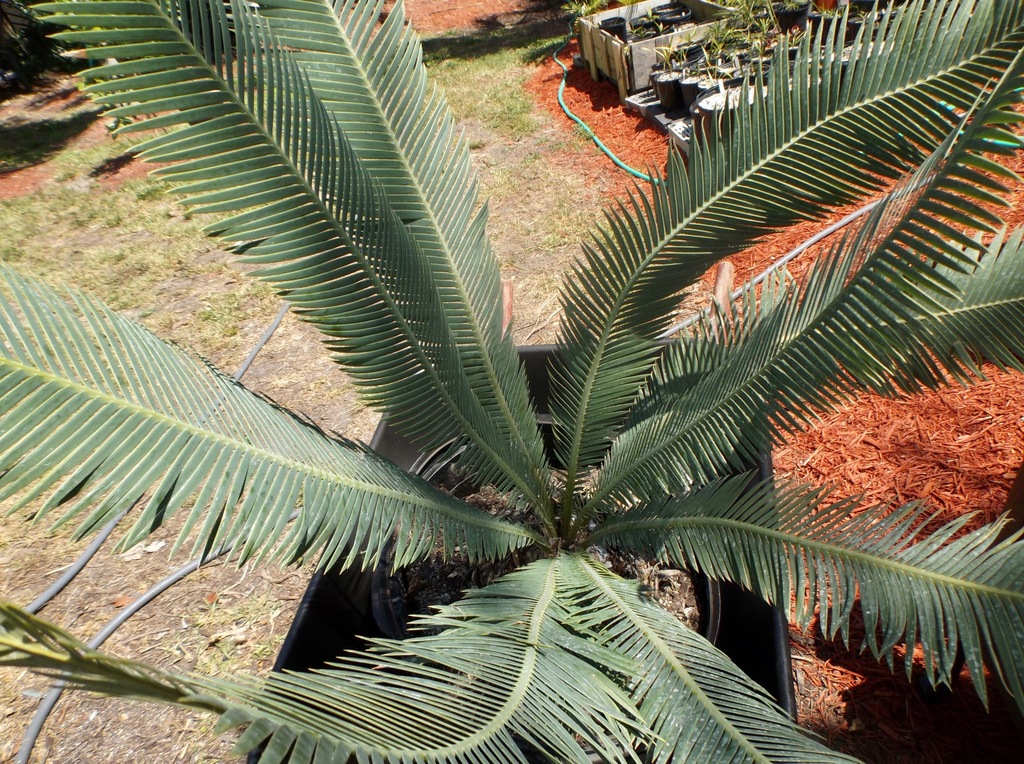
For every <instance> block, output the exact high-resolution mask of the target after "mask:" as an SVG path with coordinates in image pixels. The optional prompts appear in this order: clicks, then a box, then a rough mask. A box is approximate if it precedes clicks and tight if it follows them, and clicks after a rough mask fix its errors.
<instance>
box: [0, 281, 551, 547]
mask: <svg viewBox="0 0 1024 764" xmlns="http://www.w3.org/2000/svg"><path fill="white" fill-rule="evenodd" d="M0 274H2V276H3V277H4V280H5V282H6V286H7V290H3V291H7V292H8V293H11V294H13V299H8V298H7V297H5V296H4V293H3V291H0V412H2V414H0V433H2V434H0V501H4V500H7V499H10V498H12V497H16V498H18V501H17V502H16V503H15V504H14V505H13V507H12V509H11V511H12V512H16V511H18V510H19V509H20V508H21V507H24V506H26V505H27V504H28V503H29V502H33V501H34V500H36V499H44V501H43V502H42V504H41V505H39V506H38V507H37V506H33V510H34V518H35V519H36V520H40V519H43V518H45V517H47V516H48V515H51V514H52V513H54V512H59V513H60V516H59V521H58V522H60V523H65V522H69V521H71V520H74V519H79V520H80V525H79V528H78V532H79V533H80V534H85V533H88V532H90V531H92V530H95V529H97V528H99V527H101V526H102V525H104V524H106V523H107V522H108V521H109V520H110V519H111V518H112V517H114V516H116V515H117V514H119V513H120V511H121V510H123V509H126V508H128V507H130V506H132V505H133V504H135V502H137V501H140V500H142V499H145V503H144V505H143V506H142V507H141V508H140V509H139V510H138V511H137V512H135V513H133V514H132V515H131V516H130V517H129V519H130V520H131V521H132V526H131V529H130V530H129V531H128V532H127V533H126V534H125V535H124V537H123V538H122V540H121V545H122V547H123V546H130V545H133V544H135V543H137V542H138V541H140V540H141V539H143V538H144V537H145V536H146V535H148V534H149V533H151V532H153V530H155V529H156V528H158V527H159V526H161V525H162V524H163V523H164V522H165V521H166V520H167V519H168V518H169V517H170V516H171V515H173V514H174V513H176V512H179V511H184V512H187V516H186V520H185V524H184V527H183V528H182V530H181V533H180V536H179V539H178V544H179V545H180V544H181V543H183V542H184V541H185V539H187V538H189V537H190V536H194V537H195V548H196V549H200V548H201V549H202V550H204V553H205V554H208V553H210V552H212V551H213V550H214V549H216V548H217V547H219V546H221V545H222V544H224V543H227V542H233V543H234V545H235V546H234V550H233V554H234V555H235V556H237V557H238V558H239V559H240V560H245V559H248V558H250V557H260V558H263V557H273V558H278V559H283V560H287V561H293V560H301V559H304V558H307V557H310V556H313V555H316V554H318V553H320V554H321V555H322V560H321V562H322V564H323V565H325V566H330V565H332V564H334V563H335V562H336V561H338V560H343V561H344V563H345V564H346V565H353V564H357V565H373V564H374V563H375V562H376V560H377V559H378V558H379V556H380V553H381V551H382V549H383V547H384V546H385V545H386V544H388V543H389V542H390V541H391V540H392V539H394V543H395V545H396V558H397V559H396V565H402V564H405V563H407V562H409V561H411V560H413V559H416V558H417V557H420V556H422V555H423V554H425V553H427V552H428V551H430V550H431V549H433V548H434V546H435V544H436V543H438V541H439V540H441V539H442V538H443V540H444V543H445V545H446V546H447V548H448V549H450V550H454V549H456V548H460V547H461V548H464V549H465V550H466V552H467V553H468V554H469V555H470V556H471V557H473V558H476V559H480V558H493V557H496V556H500V555H503V554H505V553H507V552H508V551H510V550H511V549H514V548H517V547H520V546H523V545H525V544H527V543H529V540H530V539H531V538H532V534H531V533H530V532H529V531H528V530H526V529H523V528H518V527H516V526H514V525H512V524H509V523H505V522H502V521H499V520H497V519H495V518H492V517H490V516H489V515H487V514H486V513H484V512H481V511H478V510H475V509H474V508H472V507H469V506H468V505H465V504H463V503H462V502H459V501H457V500H455V499H453V498H451V497H449V496H447V495H446V494H443V493H441V492H439V491H437V490H436V489H434V488H432V487H431V486H430V485H429V484H427V483H426V482H424V481H422V480H421V479H419V478H417V477H414V476H410V475H408V474H406V473H405V472H403V471H402V470H400V469H398V468H397V467H395V466H394V465H392V464H390V463H389V462H387V461H386V460H384V459H382V458H380V457H377V456H376V455H375V454H374V453H373V452H371V451H369V450H368V449H366V448H365V447H362V446H359V445H357V444H354V443H351V442H348V441H343V440H339V439H336V438H332V437H329V436H327V435H326V434H324V433H323V432H321V431H320V430H318V429H317V428H315V427H314V426H312V425H310V424H308V423H305V422H302V421H300V420H299V419H297V418H296V417H295V416H293V415H291V414H288V413H286V412H285V411H283V410H281V409H279V408H277V407H276V406H274V405H273V404H271V403H269V402H267V401H265V400H264V399H262V398H259V397H257V396H256V395H254V394H252V393H250V392H248V391H247V390H245V388H243V387H242V386H240V385H239V384H238V383H236V382H235V381H234V380H233V379H231V378H230V377H226V376H225V375H223V374H220V373H219V372H217V371H216V370H215V369H213V368H212V367H210V366H209V365H208V364H206V363H204V362H202V361H201V360H199V359H196V358H194V357H193V356H190V355H188V354H187V353H185V352H184V351H182V350H180V349H178V348H175V347H172V346H170V345H167V344H165V343H163V342H161V341H160V340H158V339H157V338H156V337H154V336H153V335H152V334H150V333H149V332H148V331H147V330H146V329H144V328H142V327H141V326H139V325H138V324H135V323H133V322H131V321H129V320H128V319H125V318H123V317H120V316H118V315H117V314H115V313H113V312H111V311H109V310H107V309H105V308H103V307H102V306H100V305H98V304H97V303H95V302H93V301H92V300H90V299H88V298H85V297H82V296H80V295H73V296H72V297H73V300H74V307H73V308H72V307H71V306H69V304H68V303H67V302H65V301H64V300H62V299H61V297H60V295H58V294H57V293H55V292H53V291H52V290H50V289H48V288H46V287H43V286H41V285H39V284H35V283H32V282H29V281H26V280H25V279H22V278H20V277H19V276H17V275H16V274H15V273H14V272H12V271H10V270H9V269H8V268H6V267H4V268H3V269H2V270H0ZM293 514H294V515H295V518H294V520H292V521H291V522H290V523H289V519H290V517H291V516H292V515H293ZM82 515H86V516H85V517H84V519H82Z"/></svg>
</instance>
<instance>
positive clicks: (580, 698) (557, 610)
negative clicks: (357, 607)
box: [0, 560, 642, 764]
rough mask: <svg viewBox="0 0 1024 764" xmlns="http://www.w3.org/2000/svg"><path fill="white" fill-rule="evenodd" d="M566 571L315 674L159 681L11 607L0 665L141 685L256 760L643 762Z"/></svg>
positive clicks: (450, 612) (523, 578)
mask: <svg viewBox="0 0 1024 764" xmlns="http://www.w3.org/2000/svg"><path fill="white" fill-rule="evenodd" d="M561 565H562V563H561V562H560V561H553V560H545V561H540V562H537V563H534V564H533V565H531V566H529V567H528V568H525V569H523V570H521V571H519V572H517V573H515V574H513V575H510V576H507V577H505V578H504V579H500V580H499V581H497V582H495V583H494V584H492V585H491V586H489V587H487V588H486V589H482V590H475V591H472V592H469V593H467V595H466V597H465V598H464V599H463V600H461V601H460V602H459V603H457V604H456V605H455V606H452V607H449V608H445V609H444V610H442V611H440V612H439V613H438V614H437V615H436V616H430V617H427V618H425V619H423V620H422V621H421V622H420V625H421V626H422V627H423V628H424V629H430V630H439V631H438V632H437V633H432V634H427V635H424V636H418V637H413V638H411V639H407V640H404V641H401V642H389V641H385V640H380V641H376V642H375V643H374V648H373V650H372V651H371V652H368V653H363V654H355V653H353V654H347V655H346V656H344V657H342V658H340V659H339V662H338V663H337V664H335V665H334V666H333V667H332V668H329V669H324V670H321V671H317V672H315V673H310V674H301V675H300V674H287V675H280V674H275V675H273V676H271V677H270V678H268V679H265V680H262V681H258V680H237V681H236V680H221V679H212V678H201V677H195V676H190V677H179V676H175V675H172V674H167V673H163V672H157V671H155V670H153V669H148V668H146V667H144V666H141V665H139V664H137V663H133V662H131V661H118V660H116V659H112V658H108V657H106V656H103V655H101V654H99V653H96V652H93V651H89V650H87V649H85V648H84V647H83V646H82V645H80V644H79V643H77V642H75V641H74V640H73V638H71V637H69V636H68V635H66V634H64V633H63V632H61V631H60V630H59V629H58V628H57V627H54V626H52V625H49V624H46V623H45V622H43V621H40V620H38V619H35V618H33V617H31V616H28V615H27V614H25V613H24V612H23V611H20V610H19V609H18V608H16V607H14V606H12V605H0V665H3V664H6V665H11V666H26V667H31V668H33V669H35V670H43V671H46V672H48V673H50V674H52V675H56V674H59V673H62V672H69V673H70V676H71V679H72V681H73V682H76V683H77V684H79V685H80V686H83V687H85V688H86V689H96V690H98V691H101V692H107V693H115V694H130V693H133V692H136V687H137V684H138V683H137V681H136V677H138V676H143V677H144V678H145V679H146V680H147V684H146V685H144V686H143V690H144V692H145V694H144V697H148V698H151V699H155V700H162V701H164V702H168V701H170V702H175V703H179V704H183V705H190V706H198V707H200V708H206V709H209V710H211V711H214V712H215V713H219V714H221V719H220V721H219V724H218V728H219V729H221V730H226V729H230V728H234V727H243V728H244V731H243V732H242V735H241V737H240V739H239V741H238V743H237V746H236V748H237V750H238V751H239V752H242V751H246V750H249V749H252V748H255V747H257V746H259V745H261V744H262V745H265V746H266V748H265V752H264V754H263V757H262V759H261V761H262V762H280V761H288V762H292V764H305V763H306V762H311V761H314V760H315V761H318V762H319V761H345V760H348V757H349V756H352V755H354V756H355V757H356V760H358V761H367V762H371V761H372V762H385V761H388V762H460V763H462V762H465V763H466V764H469V763H470V762H473V763H475V764H497V763H498V762H523V763H524V764H525V762H526V761H527V759H526V758H525V756H524V754H523V752H522V750H521V749H522V748H524V747H532V748H534V749H535V750H537V751H538V752H540V753H542V754H543V755H545V756H546V757H547V758H548V759H549V760H552V761H557V762H575V763H577V764H587V763H588V762H589V758H588V755H587V753H586V750H585V749H584V747H583V746H584V745H586V746H590V747H592V748H593V749H594V750H595V751H597V752H598V753H599V754H600V755H601V756H602V760H604V761H608V762H627V761H638V759H637V757H636V756H635V754H633V753H632V741H633V737H634V735H635V733H636V731H637V730H638V729H642V726H641V725H640V723H639V720H638V719H637V718H636V717H635V715H634V713H633V711H632V710H631V709H632V704H631V703H630V699H629V697H628V696H627V695H626V694H625V693H624V692H623V691H622V690H620V689H619V688H618V687H617V686H616V685H615V684H614V683H613V682H612V681H611V680H609V679H607V678H606V677H605V676H603V675H602V674H601V673H600V672H599V671H598V670H597V669H595V668H594V667H593V665H592V664H591V662H590V660H592V659H593V658H594V657H595V656H596V655H599V654H601V653H607V654H606V655H603V656H602V657H603V661H604V662H605V663H609V664H611V665H613V666H615V667H616V668H617V669H619V670H622V669H624V668H626V667H628V666H630V665H631V664H630V663H629V662H628V660H624V659H623V658H622V657H621V656H617V655H615V654H614V653H611V652H610V651H602V650H601V649H600V648H599V647H596V646H594V645H592V644H590V643H589V642H588V641H587V640H586V639H583V638H581V637H579V636H577V635H575V634H573V633H571V632H570V631H568V630H567V629H566V628H564V627H563V626H562V625H561V624H560V623H559V618H560V616H561V605H560V602H559V600H560V594H559V590H558V586H559V578H560V576H559V569H560V566H561ZM581 656H582V657H581ZM148 682H154V683H156V685H157V687H156V688H155V689H150V687H149V684H148ZM140 694H141V693H140ZM175 694H177V695H178V697H177V698H176V697H174V696H175Z"/></svg>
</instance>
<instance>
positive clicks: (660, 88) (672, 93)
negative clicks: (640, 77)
mask: <svg viewBox="0 0 1024 764" xmlns="http://www.w3.org/2000/svg"><path fill="white" fill-rule="evenodd" d="M683 78H684V74H683V72H682V70H681V69H666V70H665V71H661V72H657V73H656V74H654V75H652V76H651V83H652V85H653V87H654V94H655V95H656V96H658V100H659V101H661V108H662V109H664V110H665V111H666V112H674V111H681V110H682V109H684V108H687V105H686V103H685V102H684V101H683V90H682V82H683Z"/></svg>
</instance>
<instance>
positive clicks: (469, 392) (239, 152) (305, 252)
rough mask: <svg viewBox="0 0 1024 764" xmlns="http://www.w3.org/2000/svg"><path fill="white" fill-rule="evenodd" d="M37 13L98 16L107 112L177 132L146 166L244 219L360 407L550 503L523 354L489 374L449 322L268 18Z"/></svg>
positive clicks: (395, 220)
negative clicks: (355, 389) (453, 448)
mask: <svg viewBox="0 0 1024 764" xmlns="http://www.w3.org/2000/svg"><path fill="white" fill-rule="evenodd" d="M38 8H39V9H40V10H41V11H44V12H48V13H49V14H51V15H50V16H49V17H48V18H49V19H50V20H51V21H53V22H54V23H61V24H70V25H74V24H76V19H77V18H80V17H81V18H84V19H86V21H87V22H88V23H87V26H88V27H89V28H88V29H87V30H84V31H76V32H70V33H67V34H68V35H71V37H72V38H73V39H74V40H76V41H79V42H84V43H88V44H90V45H91V47H90V48H89V53H88V55H90V56H92V57H95V58H108V57H116V58H117V59H118V62H117V63H114V64H110V65H105V66H100V67H96V68H92V69H89V70H87V71H86V72H85V74H84V76H85V77H86V78H87V79H88V80H90V81H92V82H95V83H97V85H96V86H95V88H96V93H97V95H98V96H99V98H100V100H101V102H102V103H104V104H105V105H108V106H114V105H117V106H116V108H113V109H111V110H110V111H108V114H110V115H113V116H132V117H143V116H146V115H152V114H157V115H158V116H155V117H151V118H149V119H142V120H140V121H138V122H135V123H134V124H133V125H131V127H130V129H133V130H135V129H146V128H155V127H170V126H178V127H179V128H180V129H178V130H175V131H173V132H170V133H168V134H165V135H160V136H158V137H156V138H152V139H150V140H149V141H147V142H146V143H145V144H143V146H142V151H143V154H144V156H145V157H146V158H148V159H152V160H156V161H163V162H177V164H175V165H173V166H171V167H167V168H163V169H161V170H160V171H159V174H160V175H161V176H162V177H163V178H165V179H167V180H169V181H171V182H172V183H175V184H176V185H177V190H178V192H179V193H181V194H182V195H183V196H184V197H185V201H186V203H188V204H190V205H193V206H194V208H195V209H196V210H197V211H200V212H215V213H233V214H232V216H231V217H229V218H227V219H226V220H222V221H220V222H218V223H217V224H215V226H214V227H213V228H214V230H216V232H217V233H219V234H220V235H221V236H222V237H223V238H225V239H227V240H229V241H234V242H242V243H243V245H244V246H243V249H244V250H245V252H246V258H245V259H246V260H247V261H248V262H251V263H256V264H259V265H261V266H263V268H262V269H261V270H260V271H259V274H258V275H259V276H260V278H262V279H264V280H266V281H267V282H268V283H270V284H272V285H273V286H274V288H275V289H277V290H278V291H279V293H280V294H282V295H283V296H285V297H287V299H288V300H289V301H290V302H291V303H292V305H293V307H294V310H295V311H296V313H297V314H298V315H299V316H300V317H301V318H303V319H304V320H307V321H309V322H310V323H312V324H314V325H315V326H317V328H319V329H320V330H321V331H322V332H323V333H324V334H325V335H326V337H327V344H328V346H329V347H330V348H331V349H332V350H333V351H335V352H336V353H337V354H338V357H339V359H340V360H341V362H342V363H343V364H344V365H345V367H346V369H347V370H348V371H349V373H350V374H351V376H352V378H353V379H354V380H355V381H356V384H357V385H358V386H359V388H360V389H361V392H362V394H363V398H364V400H366V401H367V402H368V403H369V404H370V405H372V406H374V407H375V408H377V409H378V410H380V411H382V412H383V413H385V414H387V415H388V416H389V417H390V419H391V421H392V422H393V423H395V424H396V425H398V426H401V427H402V428H403V429H404V430H405V431H406V432H407V433H408V434H409V435H411V436H413V437H419V438H422V439H423V440H424V441H426V442H428V443H433V444H438V443H442V442H444V441H446V440H448V439H450V438H465V440H466V441H467V443H468V446H469V447H468V455H467V457H466V460H467V461H468V462H469V463H470V464H471V465H473V466H474V467H476V468H477V470H478V472H479V473H480V477H481V480H483V481H484V482H494V483H496V484H498V485H500V486H502V487H504V488H514V489H516V490H518V491H519V492H520V493H521V494H522V495H524V496H526V497H528V498H529V499H530V500H531V501H532V502H533V503H535V504H537V505H538V506H546V504H547V501H546V498H545V491H546V486H545V480H544V467H543V463H544V462H543V454H542V451H541V448H540V445H539V443H540V441H539V436H537V435H536V432H535V431H536V429H537V425H536V423H535V422H531V420H530V417H531V416H532V415H531V413H530V409H529V404H528V402H527V401H526V392H525V383H524V382H523V379H522V373H521V371H520V369H519V367H518V364H517V362H516V360H515V358H514V355H513V356H512V360H511V361H509V360H507V359H505V361H500V359H498V360H495V361H494V362H493V364H492V366H500V368H497V370H494V373H493V374H490V375H487V374H482V373H480V372H479V371H478V370H479V369H480V368H481V365H480V362H479V360H478V355H479V353H480V352H481V351H478V350H476V349H475V346H474V345H473V343H472V342H467V341H466V332H465V331H464V326H463V324H464V323H465V321H468V320H470V319H469V318H468V317H467V318H465V319H464V320H462V321H460V322H454V323H453V324H452V325H449V320H448V314H447V311H446V308H445V301H446V299H447V296H448V294H447V293H448V291H450V284H439V282H438V278H441V279H450V274H447V275H446V274H445V273H443V272H441V271H439V270H437V268H436V267H435V264H434V262H433V261H434V259H435V258H433V257H431V256H428V254H427V253H425V252H424V251H423V249H422V247H421V245H420V243H419V241H418V240H417V238H416V237H415V236H414V235H413V233H412V232H411V228H412V227H415V226H410V225H406V224H405V223H404V222H403V221H402V219H401V218H400V217H399V215H398V214H397V213H396V211H395V209H394V207H393V206H392V204H391V202H390V200H389V198H388V196H387V195H386V193H385V189H384V187H383V186H382V185H381V183H380V182H379V181H378V180H377V179H376V178H374V177H373V176H372V175H371V174H370V172H369V171H368V169H367V167H366V166H365V163H364V162H363V160H362V159H361V158H360V157H359V155H358V154H357V152H356V151H355V150H354V149H353V147H352V145H351V143H350V141H349V140H348V138H347V137H346V135H345V133H344V132H343V131H342V130H341V129H340V127H339V125H338V123H337V121H336V120H335V117H334V115H333V114H332V113H331V111H329V110H328V109H326V108H325V107H324V105H323V104H322V103H321V101H320V100H319V99H318V98H317V95H316V91H315V89H314V87H313V86H312V85H311V84H310V82H309V80H308V78H307V75H306V73H305V72H304V71H303V70H302V68H301V67H299V65H298V64H297V63H296V62H295V61H294V60H293V58H292V57H291V54H290V52H289V51H288V50H287V46H284V45H282V44H280V43H279V42H277V41H276V40H275V38H274V36H273V33H272V31H271V30H270V28H269V26H268V23H267V21H266V20H265V19H262V18H261V17H259V16H258V15H256V14H255V13H254V12H252V11H251V10H250V9H249V7H248V5H247V4H246V3H244V2H239V0H234V2H233V4H232V5H231V19H230V20H229V18H228V15H227V13H226V12H225V7H224V4H223V3H222V2H219V0H139V1H138V2H132V3H128V4H126V3H124V2H121V1H120V0H113V1H104V0H88V1H87V2H69V3H47V4H44V5H41V6H38ZM453 225H455V224H454V222H453ZM467 235H468V236H470V238H474V237H478V236H479V235H482V234H481V233H480V232H479V231H474V232H471V233H470V234H467ZM485 280H486V279H485ZM471 312H472V311H469V314H471ZM469 314H467V315H469ZM506 344H507V342H506ZM503 347H504V346H503ZM506 350H507V348H506ZM467 370H468V371H467ZM492 385H497V388H495V387H492ZM502 386H504V388H502ZM498 388H502V389H507V393H508V396H509V397H508V398H506V397H503V396H501V395H498V394H497V392H498ZM495 399H497V400H499V401H505V402H506V403H507V406H506V410H502V409H501V406H500V405H497V404H495V403H494V400H495ZM509 401H511V402H509ZM510 432H512V433H515V434H516V435H517V436H518V437H509V433H510ZM531 433H532V434H531Z"/></svg>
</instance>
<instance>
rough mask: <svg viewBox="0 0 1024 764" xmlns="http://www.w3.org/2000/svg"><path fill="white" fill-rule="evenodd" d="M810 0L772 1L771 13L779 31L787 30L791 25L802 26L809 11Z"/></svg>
mask: <svg viewBox="0 0 1024 764" xmlns="http://www.w3.org/2000/svg"><path fill="white" fill-rule="evenodd" d="M810 5H811V4H810V0H783V1H782V2H776V3H772V5H771V10H772V15H773V16H774V18H775V23H776V25H777V26H778V28H779V31H780V32H788V31H789V30H791V29H792V28H793V27H796V26H803V25H804V24H805V23H806V21H807V13H808V12H809V11H810Z"/></svg>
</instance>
